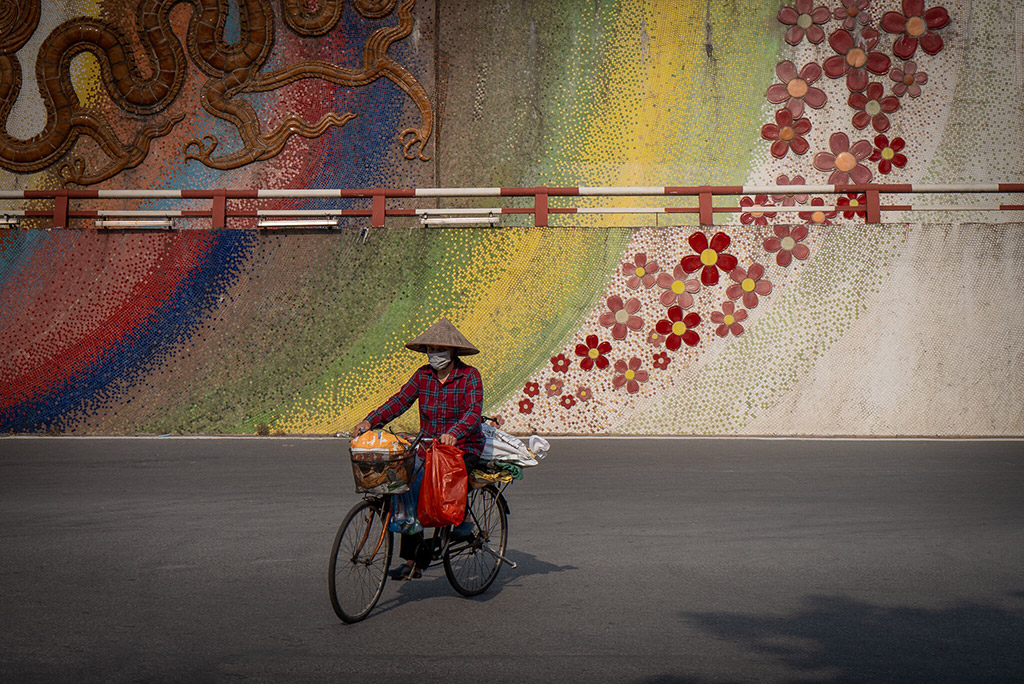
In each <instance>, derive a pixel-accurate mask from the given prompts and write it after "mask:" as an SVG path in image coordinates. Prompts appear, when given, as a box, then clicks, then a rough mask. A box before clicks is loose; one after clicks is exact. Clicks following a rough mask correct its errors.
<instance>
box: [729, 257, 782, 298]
mask: <svg viewBox="0 0 1024 684" xmlns="http://www.w3.org/2000/svg"><path fill="white" fill-rule="evenodd" d="M729 277H730V278H732V279H733V281H734V282H733V284H732V285H730V286H729V287H727V288H725V296H726V297H728V298H729V299H739V298H740V297H742V298H743V306H745V307H747V308H748V309H753V308H754V307H755V306H757V302H758V295H761V296H764V295H766V294H769V293H771V291H772V283H771V281H770V280H763V278H764V266H762V265H761V264H751V265H750V270H744V269H743V267H742V266H737V267H736V269H735V270H734V271H733V272H732V273H730V274H729Z"/></svg>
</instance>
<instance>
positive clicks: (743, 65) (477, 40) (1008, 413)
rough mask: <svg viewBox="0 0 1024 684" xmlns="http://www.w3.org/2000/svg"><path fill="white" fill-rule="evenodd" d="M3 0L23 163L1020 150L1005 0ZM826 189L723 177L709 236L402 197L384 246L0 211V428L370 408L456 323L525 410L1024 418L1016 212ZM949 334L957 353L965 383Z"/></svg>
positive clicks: (279, 177) (555, 173)
mask: <svg viewBox="0 0 1024 684" xmlns="http://www.w3.org/2000/svg"><path fill="white" fill-rule="evenodd" d="M9 4H11V8H12V10H11V11H10V12H7V13H6V14H0V25H2V26H3V27H4V28H5V30H3V31H0V88H2V89H3V90H2V92H3V98H2V100H0V102H2V103H3V104H2V108H0V116H2V118H3V119H4V121H5V124H6V125H5V133H3V135H2V140H0V187H3V188H18V189H52V188H58V187H64V186H65V185H66V184H67V183H69V182H71V184H70V187H77V186H78V185H81V184H87V185H89V186H90V187H99V188H114V189H116V188H139V187H141V188H211V187H242V188H261V187H274V188H336V187H377V186H383V187H435V186H533V185H552V186H576V185H588V186H598V185H609V186H616V185H654V186H662V185H698V184H703V183H709V184H719V185H725V184H737V185H738V184H780V185H788V184H794V183H802V182H807V183H812V184H821V183H828V182H846V180H847V179H850V180H855V181H873V182H897V183H921V182H925V183H984V182H1021V180H1022V178H1021V175H1020V174H1021V171H1020V169H1021V168H1024V125H1022V124H1024V83H1022V79H1020V78H1019V74H1018V73H1017V69H1018V67H1017V61H1016V60H1017V59H1018V58H1017V55H1019V54H1021V51H1022V50H1024V45H1019V44H1018V43H1019V37H1018V33H1017V32H1016V31H1015V29H1014V21H1015V18H1016V16H1017V13H1016V12H1017V9H1018V8H1016V7H1015V3H1012V2H1009V1H1008V0H985V1H984V2H967V1H966V0H936V1H932V0H924V2H921V1H920V0H870V1H868V0H811V1H810V2H805V1H804V0H793V1H789V0H784V1H783V2H779V3H765V2H760V1H755V0H728V1H727V0H712V1H711V2H707V3H691V2H683V3H679V2H655V3H651V2H639V1H637V0H603V1H601V2H597V3H594V2H582V0H581V1H578V2H559V3H550V2H528V3H521V4H519V5H509V4H504V3H478V2H471V1H470V0H444V1H442V2H440V3H429V4H428V3H424V2H413V0H402V1H401V2H398V1H395V0H391V1H384V2H365V1H362V0H358V1H356V2H351V3H336V2H323V3H315V8H316V11H314V8H313V7H312V6H310V7H305V9H303V8H302V7H300V6H299V4H297V3H278V4H271V3H268V2H266V1H265V0H246V1H245V2H239V3H236V2H228V3H214V2H206V1H205V0H195V1H194V2H191V3H181V4H170V3H165V2H162V1H161V0H147V1H146V2H142V3H139V2H138V0H117V1H114V0H107V1H106V2H96V3H91V2H82V1H67V2H56V3H44V4H39V3H33V2H30V1H28V0H20V1H19V2H15V3H9ZM4 22H6V23H4ZM16 27H17V30H15V28H16ZM30 29H31V30H30ZM175 46H177V47H175ZM83 48H84V50H83ZM62 51H63V52H64V53H66V54H72V53H74V54H75V56H74V57H73V58H72V59H69V60H65V61H63V62H62V61H60V60H59V59H57V56H59V55H60V54H61V52H62ZM154 55H155V57H154ZM161 60H163V61H161ZM39 64H42V66H39ZM17 85H20V90H19V89H18V88H17V87H15V86H17ZM214 141H215V142H216V145H214ZM833 199H834V198H832V197H830V196H824V197H814V196H811V197H808V196H802V195H799V194H790V195H787V194H780V195H773V196H749V197H740V198H728V197H722V198H716V200H715V203H716V204H717V205H719V206H727V205H731V206H737V205H738V206H740V207H741V208H742V209H743V211H741V212H740V213H738V214H732V215H728V216H727V215H716V221H717V222H718V223H719V224H720V225H716V226H714V227H704V228H701V227H699V226H697V225H695V223H696V220H695V217H694V216H693V215H688V214H673V215H659V216H656V217H655V216H653V215H642V214H636V215H626V214H619V215H606V216H597V215H558V214H552V217H551V224H552V225H551V227H546V228H535V227H533V226H532V225H530V223H531V222H530V219H529V217H528V216H517V217H505V219H503V224H504V225H505V226H511V227H505V228H503V229H500V230H495V229H473V228H469V229H464V228H458V229H456V228H451V229H428V228H420V227H414V226H413V225H412V222H411V221H408V220H401V219H389V222H388V226H389V227H388V228H387V229H376V230H372V231H370V232H369V234H368V236H366V239H365V240H364V239H363V236H362V234H361V232H360V230H359V229H360V228H362V227H363V225H364V223H363V222H361V221H350V222H348V223H346V224H345V226H344V227H343V228H342V229H341V230H337V231H331V232H326V231H291V232H281V233H270V232H265V231H259V230H256V229H255V226H254V225H253V222H252V221H236V222H233V223H232V225H231V226H230V227H229V228H228V229H226V230H217V231H215V230H208V229H207V228H206V225H204V224H203V223H202V222H201V221H190V220H189V221H184V220H183V221H178V225H177V227H178V228H181V229H183V230H178V231H174V232H137V231H122V232H114V231H111V232H98V231H95V230H93V229H91V228H89V227H87V226H86V224H84V223H76V224H75V225H74V226H73V227H72V228H70V229H64V230H48V229H47V226H46V224H44V223H43V222H41V221H34V220H28V221H25V222H24V224H23V227H22V228H20V229H0V303H2V314H0V349H2V353H0V354H2V355H0V431H4V432H11V431H14V432H44V433H45V432H50V433H58V432H59V433H72V434H89V433H91V434H124V433H127V434H132V433H156V434H164V433H175V432H180V433H208V434H224V433H243V434H253V433H257V432H270V433H275V432H276V433H328V432H335V431H338V430H343V429H347V428H348V427H350V426H351V425H352V424H354V423H355V422H356V421H358V420H359V419H360V418H362V417H363V416H364V415H365V414H366V413H367V412H368V411H369V410H370V409H371V408H374V407H375V406H377V405H378V404H380V403H381V402H382V401H383V400H385V399H386V398H387V397H388V396H389V395H390V393H391V392H392V391H394V389H396V388H397V386H398V384H400V383H401V382H402V381H404V380H405V379H406V378H407V377H408V376H409V375H410V374H411V373H412V371H413V370H414V369H415V368H416V367H417V365H418V364H419V363H421V362H422V357H421V356H419V355H416V354H413V353H411V352H408V351H407V350H405V349H404V347H403V344H404V342H405V341H406V340H407V339H409V338H411V337H413V336H415V335H416V334H418V333H419V332H420V331H422V330H423V329H424V328H426V327H427V326H428V325H430V324H431V323H432V322H433V321H434V320H436V319H437V318H438V317H439V316H442V315H443V316H447V317H448V318H450V319H451V320H452V321H453V322H455V324H456V325H457V326H458V327H459V328H460V329H461V330H462V332H463V333H465V334H466V336H467V337H468V338H469V339H470V340H472V341H473V342H474V343H475V344H476V345H477V346H478V347H480V349H481V350H482V353H481V354H480V355H479V356H477V357H474V359H473V362H474V365H477V366H478V367H479V368H480V370H481V372H482V375H483V377H484V381H485V391H486V407H485V409H486V411H487V412H489V413H500V414H501V415H502V416H503V417H504V418H505V419H506V421H507V427H508V428H509V429H511V430H513V431H515V432H530V431H539V432H543V433H574V434H609V433H611V434H631V433H641V434H879V435H888V434H923V435H928V434H968V435H969V434H984V435H998V434H1018V435H1019V434H1022V433H1024V408H1022V405H1021V403H1020V401H1014V400H1013V398H1016V397H1017V396H1019V389H1018V388H1019V387H1020V386H1021V385H1022V384H1024V345H1022V342H1021V339H1024V338H1022V336H1021V335H1020V332H1021V331H1020V321H1021V320H1024V316H1022V314H1024V311H1021V306H1022V305H1021V304H1020V303H1019V298H1014V297H1012V296H1010V295H1011V293H1013V292H1015V291H1017V290H1019V289H1020V285H1021V283H1022V282H1024V273H1022V272H1021V266H1020V264H1021V263H1024V228H1022V224H1021V220H1024V216H1021V214H1020V213H1019V212H1018V213H1009V212H1004V213H991V212H981V211H964V212H958V213H952V212H947V211H935V212H900V213H886V214H884V215H883V219H884V223H883V224H879V225H869V224H865V222H864V207H865V203H866V201H867V198H866V196H864V195H856V194H852V195H849V196H841V197H839V198H838V201H839V205H840V209H839V210H838V211H836V210H829V209H825V208H824V207H825V205H826V204H831V203H832V201H833ZM884 201H885V202H892V203H894V204H908V203H915V204H932V205H934V204H944V205H962V206H963V207H964V208H966V209H971V208H972V207H977V206H979V205H980V204H982V203H986V202H992V201H1002V202H1016V203H1019V202H1020V198H1019V196H1017V197H1015V198H1011V197H1007V196H1002V197H999V198H996V199H995V200H993V198H992V197H988V196H983V195H950V196H945V195H938V196H915V197H909V196H899V197H893V198H891V199H886V200H884ZM512 203H513V204H516V205H517V206H525V205H526V204H525V202H523V201H518V200H513V201H512ZM569 203H570V200H568V199H559V198H554V199H553V200H552V205H553V206H560V205H566V204H569ZM571 203H572V204H573V205H575V206H608V207H630V206H639V205H648V206H654V207H661V206H679V205H684V204H688V205H690V206H692V201H690V200H685V199H680V198H671V199H669V198H664V197H643V198H631V197H630V198H626V197H623V198H612V199H609V198H583V197H581V198H573V199H572V201H571ZM495 204H496V202H495V201H494V200H493V199H490V198H486V199H472V200H471V199H463V200H457V199H449V200H441V201H431V202H425V201H424V202H420V204H419V206H447V207H456V206H493V205H495ZM30 205H31V206H40V202H39V201H33V202H32V203H30ZM396 205H397V204H396ZM754 205H758V206H762V205H777V206H799V207H800V208H801V209H802V211H801V212H800V213H793V214H787V213H781V212H771V211H768V212H764V211H758V210H754V209H750V207H753V206H754ZM8 206H11V207H13V206H15V203H11V202H4V204H3V207H8ZM19 206H20V205H19ZM76 206H78V207H79V208H111V206H110V205H109V204H101V203H98V202H81V203H77V205H76ZM118 206H119V207H122V208H147V209H148V208H157V209H160V208H182V205H181V204H180V203H173V202H170V201H167V200H161V201H155V200H154V201H136V202H132V203H127V202H123V203H121V204H119V205H118ZM188 206H191V207H201V206H204V205H203V203H202V202H189V203H188ZM235 206H237V207H244V208H254V207H256V206H257V204H256V203H255V202H251V201H246V202H238V203H236V204H235ZM258 206H260V207H262V208H303V209H308V208H354V207H366V206H367V203H366V202H359V201H355V200H352V201H340V200H338V201H330V202H329V201H321V200H317V201H299V200H275V201H273V202H265V203H261V204H259V205H258ZM3 207H0V214H2V213H3ZM997 303H998V305H997ZM901 304H902V306H901ZM908 321H915V323H914V324H911V323H909V322H908ZM957 349H962V350H967V351H968V355H969V358H970V363H968V364H965V371H967V370H969V372H965V373H964V374H962V375H963V377H961V378H960V380H959V381H958V382H951V381H950V377H951V376H953V375H955V371H954V370H953V369H952V368H951V366H952V365H953V364H954V362H955V361H954V360H955V358H956V355H957V354H956V350H957ZM887 378H892V379H894V380H893V381H891V382H887V381H886V380H887ZM978 378H984V380H978ZM895 379H898V382H897V381H895ZM1008 397H1010V398H1011V399H1010V400H1009V401H1008V400H1007V398H1008ZM929 405H934V407H935V410H929V409H928V406H929ZM409 416H410V418H411V417H412V416H414V413H412V412H410V414H409ZM412 420H414V419H412ZM412 420H410V419H403V421H401V422H400V424H399V427H402V428H405V429H413V428H414V425H413V422H412Z"/></svg>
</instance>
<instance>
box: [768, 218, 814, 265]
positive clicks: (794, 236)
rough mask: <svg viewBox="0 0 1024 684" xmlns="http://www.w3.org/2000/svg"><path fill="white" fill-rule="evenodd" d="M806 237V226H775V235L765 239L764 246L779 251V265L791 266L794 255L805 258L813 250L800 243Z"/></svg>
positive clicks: (777, 258) (777, 259)
mask: <svg viewBox="0 0 1024 684" xmlns="http://www.w3.org/2000/svg"><path fill="white" fill-rule="evenodd" d="M806 237H807V227H806V226H793V227H792V229H790V227H789V226H775V235H774V236H773V237H770V238H767V239H766V240H765V241H764V248H765V251H768V252H778V254H777V255H776V257H775V263H777V264H778V265H779V266H783V267H785V266H789V265H790V263H792V261H793V257H796V258H797V259H800V260H803V259H806V258H807V257H808V256H809V255H810V253H811V250H810V249H808V247H807V245H801V244H800V242H802V241H803V239H804V238H806Z"/></svg>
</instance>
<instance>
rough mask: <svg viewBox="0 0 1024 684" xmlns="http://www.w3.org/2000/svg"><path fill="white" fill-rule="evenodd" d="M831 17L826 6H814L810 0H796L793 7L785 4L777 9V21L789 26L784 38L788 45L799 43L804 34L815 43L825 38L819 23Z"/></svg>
mask: <svg viewBox="0 0 1024 684" xmlns="http://www.w3.org/2000/svg"><path fill="white" fill-rule="evenodd" d="M831 18H832V13H831V12H829V11H828V8H827V7H824V6H822V5H819V6H818V7H814V5H813V3H812V2H811V0H796V6H795V7H789V6H786V7H783V8H782V9H780V10H779V21H780V22H781V23H783V24H786V25H787V26H789V29H788V30H787V31H786V36H785V38H786V42H787V43H789V44H790V45H797V44H799V43H800V41H802V40H803V39H804V36H806V37H807V40H808V41H809V42H811V43H814V44H815V45H817V44H818V43H820V42H821V41H823V40H825V31H824V30H823V29H822V28H821V24H824V23H825V22H827V21H828V20H829V19H831Z"/></svg>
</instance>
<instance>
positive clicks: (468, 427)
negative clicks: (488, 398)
mask: <svg viewBox="0 0 1024 684" xmlns="http://www.w3.org/2000/svg"><path fill="white" fill-rule="evenodd" d="M467 371H468V372H467V373H466V387H465V388H464V390H463V391H464V392H465V394H466V398H467V399H468V402H469V406H468V407H467V408H466V412H465V413H463V414H462V418H460V419H459V422H457V423H456V424H455V425H454V427H452V429H451V430H449V431H448V432H449V434H451V436H452V437H454V438H455V439H462V438H463V437H465V436H466V435H468V434H470V433H472V432H473V431H475V430H479V429H480V423H481V420H480V413H481V412H482V411H483V410H484V388H483V382H482V381H481V380H480V371H478V370H477V369H476V368H468V369H467Z"/></svg>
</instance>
